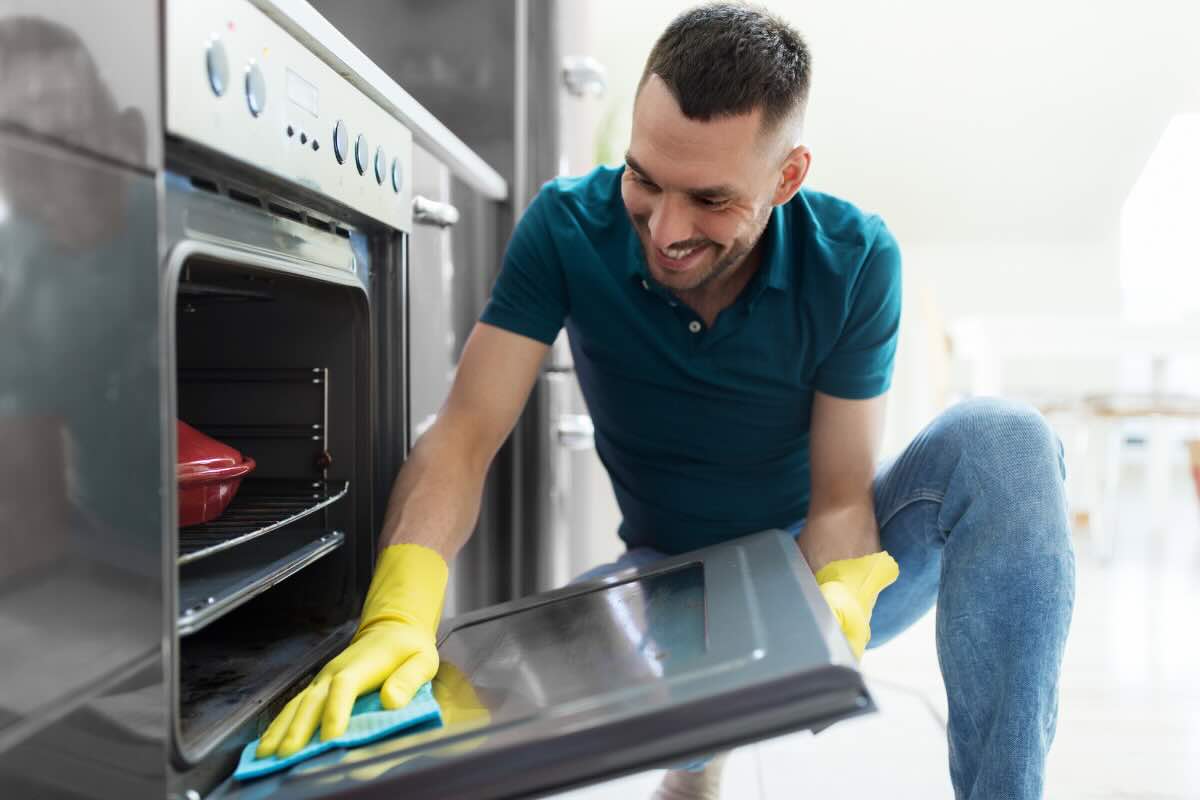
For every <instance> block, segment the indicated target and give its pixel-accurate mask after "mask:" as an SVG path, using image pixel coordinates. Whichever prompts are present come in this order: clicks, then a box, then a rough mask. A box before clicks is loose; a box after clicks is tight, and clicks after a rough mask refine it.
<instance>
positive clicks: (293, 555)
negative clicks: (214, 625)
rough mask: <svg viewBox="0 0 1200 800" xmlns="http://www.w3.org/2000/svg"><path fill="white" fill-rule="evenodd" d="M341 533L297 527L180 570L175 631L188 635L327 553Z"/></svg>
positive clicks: (340, 539)
mask: <svg viewBox="0 0 1200 800" xmlns="http://www.w3.org/2000/svg"><path fill="white" fill-rule="evenodd" d="M345 540H346V535H345V534H344V533H342V532H341V531H325V530H313V529H297V530H286V531H280V532H279V533H277V534H276V535H274V536H271V537H268V538H266V539H260V540H258V541H257V542H255V543H253V544H252V545H249V546H248V547H246V548H244V549H241V550H239V551H238V552H237V553H232V554H231V553H227V554H225V555H221V556H217V557H216V558H211V559H207V560H205V561H202V562H200V563H198V564H194V565H192V566H190V567H185V568H184V569H181V570H180V575H179V619H178V621H177V623H176V632H177V633H178V635H179V636H188V635H189V634H193V633H195V632H196V631H199V630H200V629H202V628H203V627H204V626H206V625H208V624H209V623H211V622H214V621H216V620H217V619H220V618H221V617H223V616H225V615H226V614H228V613H229V612H230V611H233V610H234V609H235V608H237V607H238V606H240V605H242V604H243V603H246V602H247V601H249V600H251V599H253V598H254V597H256V596H258V595H260V594H262V593H263V592H265V591H267V590H268V589H270V588H271V587H272V586H274V585H275V584H277V583H279V582H280V581H282V580H284V579H285V578H288V577H290V576H292V575H294V574H296V573H297V572H299V571H300V570H302V569H304V568H305V567H307V566H308V565H309V564H312V563H313V562H314V561H316V560H318V559H320V558H321V557H322V556H325V555H328V554H329V553H331V552H333V551H334V550H336V549H337V548H339V547H341V546H342V543H343V542H345Z"/></svg>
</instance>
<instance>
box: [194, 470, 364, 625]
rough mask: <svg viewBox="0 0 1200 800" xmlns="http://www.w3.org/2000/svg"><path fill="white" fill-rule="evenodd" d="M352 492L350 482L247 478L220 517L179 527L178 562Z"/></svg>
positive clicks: (275, 526)
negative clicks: (198, 523)
mask: <svg viewBox="0 0 1200 800" xmlns="http://www.w3.org/2000/svg"><path fill="white" fill-rule="evenodd" d="M349 491H350V482H349V481H320V480H307V479H304V480H281V479H271V478H256V479H247V480H245V481H243V482H242V486H241V489H239V491H238V493H237V495H235V496H234V498H233V502H232V503H230V504H229V508H227V509H226V510H225V513H224V514H222V515H221V516H220V517H218V518H217V519H215V520H213V521H212V522H206V523H204V524H203V525H194V526H191V527H188V528H180V530H179V556H178V558H177V563H178V564H179V565H180V566H182V565H184V564H190V563H192V562H194V561H199V560H200V559H202V558H207V557H208V556H211V555H213V554H215V553H220V552H222V551H224V550H228V549H230V548H232V547H237V546H238V545H243V544H245V543H247V542H249V541H252V540H254V539H257V538H258V537H260V536H262V535H264V534H267V533H271V532H272V531H275V530H278V529H279V528H282V527H284V526H285V525H291V524H292V523H293V522H296V521H298V520H301V519H304V518H305V517H307V516H309V515H310V514H314V513H316V512H317V511H320V510H321V509H322V508H325V507H326V506H328V505H331V504H333V503H336V502H337V501H338V500H341V499H342V498H343V497H345V496H346V493H347V492H349ZM180 605H181V606H182V603H181V604H180Z"/></svg>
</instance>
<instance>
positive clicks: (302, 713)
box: [275, 678, 329, 758]
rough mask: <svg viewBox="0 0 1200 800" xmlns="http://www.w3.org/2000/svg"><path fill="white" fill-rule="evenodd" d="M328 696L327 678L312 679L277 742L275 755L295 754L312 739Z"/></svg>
mask: <svg viewBox="0 0 1200 800" xmlns="http://www.w3.org/2000/svg"><path fill="white" fill-rule="evenodd" d="M328 696H329V680H328V679H325V678H322V679H320V680H317V681H314V682H313V685H312V686H310V687H308V690H307V691H305V693H304V699H303V700H302V701H300V707H299V708H297V709H296V716H295V718H294V719H292V724H291V726H290V727H289V728H288V731H287V733H286V734H284V737H283V741H282V742H280V743H279V750H278V751H277V752H276V753H275V754H276V755H277V756H279V757H280V758H287V757H288V756H290V755H295V754H296V753H299V752H300V751H301V750H303V749H304V746H305V745H306V744H308V743H309V742H310V741H311V740H312V737H313V733H315V732H316V730H317V721H318V720H319V719H320V718H321V711H322V709H324V708H325V699H326V698H327V697H328Z"/></svg>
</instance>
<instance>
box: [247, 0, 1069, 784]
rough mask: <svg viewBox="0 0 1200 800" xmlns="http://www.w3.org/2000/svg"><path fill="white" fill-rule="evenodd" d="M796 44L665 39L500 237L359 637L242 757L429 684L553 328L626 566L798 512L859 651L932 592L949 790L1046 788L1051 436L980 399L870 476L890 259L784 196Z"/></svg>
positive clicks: (421, 446) (1059, 590) (795, 91)
mask: <svg viewBox="0 0 1200 800" xmlns="http://www.w3.org/2000/svg"><path fill="white" fill-rule="evenodd" d="M809 62H810V59H809V54H808V50H807V48H806V46H805V44H804V42H803V41H802V40H801V38H800V37H799V36H798V35H797V34H796V32H795V31H793V30H792V29H791V28H789V27H788V26H787V25H786V24H785V23H783V22H781V21H780V20H778V19H776V18H774V17H772V16H771V15H769V14H767V13H765V12H762V11H760V10H757V9H754V8H751V7H747V6H742V5H734V4H725V3H721V4H715V5H707V6H703V7H700V8H697V9H694V10H692V11H688V12H686V13H684V14H682V15H681V16H680V17H678V18H677V19H676V20H675V21H674V22H672V23H671V25H670V26H669V27H668V28H667V30H666V31H665V32H664V33H663V35H662V36H661V37H660V39H659V40H658V42H657V43H656V44H655V46H654V49H653V51H652V52H651V54H650V57H649V59H648V61H647V64H646V68H645V71H644V74H643V78H642V81H641V84H640V87H639V91H638V95H637V98H636V101H635V106H634V118H633V131H632V138H631V142H630V146H629V152H628V154H627V156H626V164H625V166H624V167H623V168H620V169H603V168H602V169H597V170H595V171H593V172H592V173H590V174H589V175H587V176H585V177H583V178H578V179H559V180H556V181H552V182H550V183H549V184H547V185H546V186H545V187H544V188H543V189H542V191H541V193H540V194H539V195H538V196H537V198H536V199H535V200H534V201H533V203H532V204H531V205H530V207H529V209H528V210H527V211H526V213H525V215H524V217H523V218H522V219H521V221H520V223H519V225H518V226H517V229H516V231H515V232H514V234H513V238H512V241H511V243H510V245H509V248H508V252H507V254H506V256H505V261H504V266H503V269H502V271H501V274H500V277H499V279H498V280H497V282H496V286H495V288H494V290H493V294H492V298H491V301H490V303H489V304H488V306H487V308H486V309H485V310H484V312H483V315H482V319H481V322H480V324H479V325H477V326H476V329H475V331H474V332H473V334H472V335H471V338H470V340H469V342H468V343H467V346H466V348H465V350H464V352H463V356H462V360H461V363H460V366H459V369H458V374H457V378H456V380H455V384H454V387H453V389H452V391H451V394H450V397H449V399H448V400H447V402H446V406H445V408H444V409H443V412H442V413H441V415H440V416H439V418H438V421H437V423H436V424H435V425H434V426H433V428H431V429H430V431H429V432H428V433H426V435H425V436H424V437H422V439H421V440H420V441H419V442H418V443H417V445H416V447H415V449H414V451H413V454H412V458H411V459H410V461H409V462H408V463H407V464H406V465H405V467H404V469H403V470H402V471H401V473H400V476H399V478H398V479H397V482H396V486H395V489H394V491H393V494H392V498H391V503H390V505H389V508H388V513H387V515H386V519H385V520H384V528H383V534H382V541H381V545H382V547H381V549H382V554H381V556H380V560H379V567H378V569H377V572H376V576H375V578H374V580H373V582H372V586H371V589H370V591H369V593H368V597H367V601H366V606H365V608H364V613H363V619H362V622H361V624H360V627H359V632H358V633H357V634H356V637H355V640H354V642H353V643H352V644H351V645H350V647H349V648H347V650H346V651H344V652H343V653H342V654H341V655H339V656H338V657H337V658H335V659H334V660H333V661H332V662H330V664H329V665H327V666H326V668H325V669H324V670H323V671H322V672H321V673H320V674H319V675H318V676H317V678H316V679H314V681H313V683H312V684H311V685H310V686H309V687H308V688H307V689H306V690H305V691H304V692H302V693H301V694H300V695H298V696H297V697H296V698H295V699H293V700H292V701H291V703H289V704H288V706H287V707H285V709H284V711H283V712H281V714H280V715H279V717H278V718H277V719H276V721H275V722H274V723H273V724H272V726H271V727H270V728H269V729H268V731H267V733H266V734H265V736H264V738H263V744H262V748H261V749H260V752H261V753H263V754H269V753H272V752H278V753H280V754H286V753H289V752H293V751H295V750H296V749H298V748H300V747H301V746H302V745H303V744H304V743H305V742H307V740H308V739H309V737H310V736H311V735H312V733H313V732H314V731H315V730H316V728H317V725H318V723H320V726H321V735H322V736H325V737H328V736H336V735H338V734H339V733H341V731H342V730H343V729H344V728H345V727H346V720H347V717H348V714H349V709H350V704H351V703H352V701H353V699H354V697H355V696H356V695H357V694H359V693H360V692H364V691H369V690H371V689H373V688H376V687H379V686H382V692H383V697H384V702H385V703H387V704H389V705H392V706H395V705H400V704H403V703H405V702H407V700H408V698H409V697H410V696H411V695H412V693H413V692H414V691H415V690H416V689H417V687H418V686H420V685H421V684H422V683H424V682H425V681H427V680H429V679H430V678H431V677H432V676H433V674H434V671H435V670H436V667H437V652H436V649H435V646H434V640H433V632H434V628H435V627H436V625H437V620H438V615H439V612H440V604H441V598H442V592H443V590H444V586H445V581H446V566H445V562H446V561H447V560H449V559H450V558H451V557H452V556H453V555H454V554H455V552H456V551H457V550H458V548H459V547H460V546H461V545H462V543H463V541H464V540H465V538H466V537H467V536H468V535H469V532H470V531H471V529H472V527H473V524H474V522H475V518H476V515H477V511H478V504H479V497H480V492H481V488H482V484H483V479H484V474H485V472H486V470H487V467H488V464H489V463H490V461H491V459H492V457H493V456H494V454H495V452H496V450H497V449H498V448H499V446H500V444H501V443H502V442H503V440H504V438H505V437H506V436H507V435H508V432H509V431H510V429H511V427H512V426H513V424H514V422H515V420H516V419H517V416H518V414H519V413H520V411H521V408H522V405H523V404H524V402H525V399H526V397H527V395H528V393H529V390H530V387H531V386H532V384H533V382H534V380H535V377H536V375H537V372H538V367H539V365H540V363H541V362H542V359H543V357H544V356H545V354H546V351H547V347H548V345H549V344H550V343H551V342H552V341H553V340H554V338H555V336H556V335H557V333H558V331H559V329H560V328H561V327H562V326H563V325H564V324H565V325H566V327H567V330H568V332H569V334H570V341H571V346H572V350H573V352H574V356H575V364H576V369H577V371H578V375H579V379H580V383H581V385H582V387H583V391H584V394H585V397H586V399H587V401H588V407H589V410H590V412H591V415H592V418H593V420H594V421H595V424H596V449H597V452H598V453H599V455H600V457H601V459H602V460H603V462H604V464H605V466H606V467H607V468H608V471H609V473H610V476H611V478H612V482H613V488H614V490H615V492H616V495H617V499H618V501H619V504H620V507H621V510H622V513H623V516H624V521H623V523H622V525H621V529H620V535H621V537H622V539H624V541H625V542H626V544H627V545H628V547H629V551H628V552H627V553H626V555H625V557H624V558H623V559H622V561H621V563H622V564H629V563H635V564H643V563H647V562H648V561H650V560H653V559H654V558H657V557H660V556H661V555H662V554H669V553H678V552H683V551H686V550H690V549H693V548H697V547H702V546H705V545H710V544H713V543H715V542H719V541H723V540H727V539H731V538H734V537H736V536H739V535H743V534H747V533H752V532H754V531H757V530H760V529H764V528H786V529H790V530H792V531H793V532H794V533H796V534H797V542H798V545H799V547H800V549H801V551H802V553H803V555H804V557H805V558H806V559H807V561H808V564H809V566H810V567H811V568H812V569H813V571H814V573H815V574H816V577H817V582H818V583H819V584H820V586H821V589H822V592H823V594H824V595H825V598H826V600H827V601H828V602H829V604H830V606H831V608H832V609H833V611H834V613H835V615H836V616H837V618H838V620H839V621H840V623H841V625H842V628H843V630H844V632H845V633H846V635H847V638H848V640H849V641H850V644H851V646H852V647H853V648H854V650H855V652H856V653H857V654H859V655H861V653H862V649H863V648H864V647H865V646H866V645H867V642H868V641H870V642H871V644H872V645H878V644H881V643H882V642H885V641H887V640H888V639H890V638H892V637H893V636H895V635H896V634H897V633H899V632H900V631H901V630H903V629H904V628H906V627H907V626H908V625H910V624H911V623H912V622H913V621H915V620H916V619H917V618H919V617H920V616H921V615H923V614H924V613H925V612H926V611H927V610H928V609H929V607H930V606H931V605H932V604H933V603H934V601H935V599H936V600H937V603H938V617H937V647H938V655H939V659H940V663H941V667H942V672H943V676H944V678H945V683H946V689H947V695H948V698H949V711H950V717H949V744H950V773H951V780H952V782H953V784H954V788H955V792H956V795H957V796H958V797H960V798H1000V797H1004V798H1035V797H1039V796H1040V795H1041V792H1042V774H1043V767H1044V762H1045V756H1046V752H1047V750H1048V748H1049V745H1050V741H1051V739H1052V737H1053V732H1054V723H1055V716H1056V710H1057V681H1058V672H1059V668H1060V664H1061V659H1062V651H1063V645H1064V642H1065V639H1066V634H1067V627H1068V625H1069V621H1070V615H1071V608H1072V603H1073V597H1074V557H1073V554H1072V550H1071V544H1070V540H1069V535H1068V528H1067V521H1066V514H1065V504H1064V493H1063V484H1062V479H1063V465H1062V461H1061V449H1060V447H1059V445H1058V443H1057V440H1056V439H1055V437H1054V435H1053V434H1052V433H1051V432H1050V430H1049V429H1048V428H1047V426H1046V425H1045V423H1044V422H1043V421H1042V419H1041V418H1040V417H1039V416H1038V415H1037V414H1036V413H1035V412H1033V411H1032V410H1029V409H1027V408H1024V407H1019V406H1016V405H1012V404H1008V403H1003V402H998V401H975V402H970V403H966V404H963V405H960V406H958V407H956V408H953V409H951V410H949V411H948V412H946V413H945V414H943V415H942V416H941V417H939V418H938V419H937V420H935V421H934V422H933V424H931V425H930V426H929V427H928V428H927V429H926V430H925V431H924V432H923V433H922V434H921V435H920V436H919V437H918V438H917V439H916V440H915V441H914V442H913V443H912V444H911V445H910V446H909V447H908V448H907V449H906V450H905V451H904V453H903V454H902V455H901V456H900V457H899V458H898V459H897V460H896V461H895V462H893V463H892V464H891V465H889V466H887V467H885V468H884V469H882V470H881V471H879V472H878V473H877V472H876V456H877V450H878V443H879V438H880V428H881V424H882V423H881V421H882V418H883V410H884V394H885V392H886V391H887V389H888V386H889V383H890V376H891V368H892V358H893V353H894V350H895V342H896V335H897V329H898V324H899V315H900V276H899V269H900V267H899V263H900V259H899V253H898V249H897V246H896V243H895V241H894V239H893V238H892V236H891V234H890V233H889V232H888V230H887V228H886V227H885V226H884V225H883V223H882V222H881V221H880V220H879V219H878V218H876V217H872V216H867V215H864V214H863V213H862V212H860V211H858V210H857V209H856V208H855V207H854V206H852V205H850V204H849V203H846V202H843V201H841V200H837V199H835V198H833V197H830V196H828V195H824V194H820V193H816V192H810V191H808V190H804V191H801V188H800V187H801V184H802V183H803V181H804V178H805V175H806V174H807V172H808V168H809V164H810V161H811V154H810V152H809V150H808V149H807V148H806V147H804V146H803V145H802V144H799V142H800V135H801V130H802V125H803V121H804V111H805V105H806V100H807V96H808V87H809V71H810V63H809ZM897 565H898V574H899V577H898V579H897ZM892 581H895V583H892ZM889 584H891V586H890V588H887V589H886V591H883V589H884V587H886V586H888V585H889ZM776 611H777V613H784V614H785V613H787V609H777V610H776ZM872 634H873V635H872ZM870 758H871V755H870V754H869V753H864V754H863V759H864V762H869V760H870ZM719 766H720V759H718V760H716V761H714V762H712V763H710V764H709V766H708V767H707V768H705V769H702V770H699V771H694V772H688V771H685V770H678V771H671V772H668V774H667V777H666V779H665V780H664V783H663V786H662V787H661V788H660V790H659V791H660V796H663V797H668V796H674V797H685V796H715V794H716V791H717V786H718V782H719Z"/></svg>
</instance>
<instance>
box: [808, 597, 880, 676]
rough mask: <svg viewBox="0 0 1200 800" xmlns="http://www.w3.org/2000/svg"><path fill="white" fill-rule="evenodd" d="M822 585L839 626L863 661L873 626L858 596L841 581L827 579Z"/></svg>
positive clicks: (857, 657) (856, 655)
mask: <svg viewBox="0 0 1200 800" xmlns="http://www.w3.org/2000/svg"><path fill="white" fill-rule="evenodd" d="M820 587H821V594H822V595H824V597H825V602H827V603H828V604H829V608H830V609H831V610H832V611H833V616H834V617H835V618H836V619H837V622H838V626H839V627H841V629H842V633H843V634H844V635H845V637H846V641H847V642H848V643H849V644H850V649H851V650H852V651H853V652H854V657H855V658H856V659H858V660H859V661H861V660H862V656H863V651H864V650H866V649H867V642H869V641H870V640H871V626H870V624H869V622H868V618H867V617H866V616H865V615H864V614H863V611H862V608H861V607H860V606H859V604H858V598H856V597H855V596H854V592H852V591H850V587H848V586H846V584H844V583H842V582H841V581H826V582H825V583H822V584H821V585H820Z"/></svg>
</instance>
